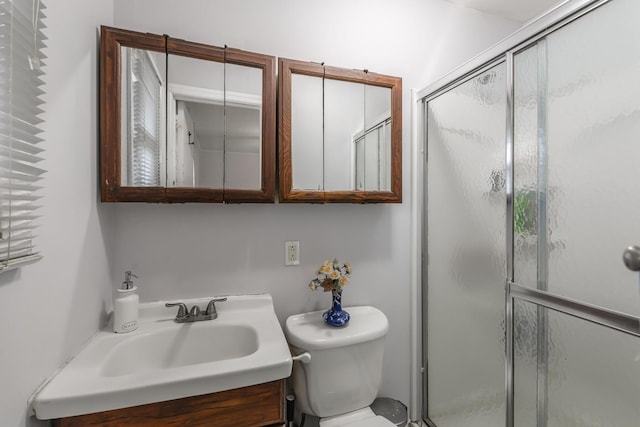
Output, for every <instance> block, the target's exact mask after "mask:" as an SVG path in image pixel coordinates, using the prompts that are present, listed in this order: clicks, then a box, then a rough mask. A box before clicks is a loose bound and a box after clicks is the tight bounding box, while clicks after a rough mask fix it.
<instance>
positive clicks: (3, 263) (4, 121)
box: [0, 0, 46, 270]
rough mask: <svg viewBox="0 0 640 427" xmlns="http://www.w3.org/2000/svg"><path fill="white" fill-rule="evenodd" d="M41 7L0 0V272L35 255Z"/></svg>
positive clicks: (29, 0) (35, 2) (25, 0)
mask: <svg viewBox="0 0 640 427" xmlns="http://www.w3.org/2000/svg"><path fill="white" fill-rule="evenodd" d="M43 9H44V6H43V4H42V1H40V0H0V270H7V269H12V268H16V267H19V266H21V265H25V264H27V263H31V262H34V261H35V260H37V259H39V258H40V255H39V253H38V251H37V249H36V247H35V241H34V239H35V238H36V235H35V233H34V230H35V228H36V227H37V223H36V222H35V220H36V219H37V218H38V217H39V215H37V211H38V209H39V207H40V205H39V204H38V200H39V199H40V198H41V196H40V195H39V190H40V188H41V187H40V186H39V185H35V183H36V182H37V181H39V180H40V179H41V178H42V175H43V174H44V173H45V172H46V171H45V170H44V169H42V168H40V167H37V166H36V164H37V163H39V162H40V161H41V160H42V156H41V153H42V148H40V147H37V144H38V143H40V142H41V141H42V138H41V137H40V136H38V135H39V134H40V133H41V129H40V128H39V125H41V124H42V118H41V117H40V116H41V114H42V113H43V109H42V108H41V105H42V104H43V99H42V95H44V91H43V89H42V86H43V85H44V82H43V79H42V77H43V75H44V71H43V69H42V67H43V65H44V63H43V60H44V59H45V58H46V57H45V55H44V54H43V53H42V49H43V48H44V47H45V46H46V45H45V42H44V41H45V40H46V37H45V36H44V33H43V31H42V30H43V29H44V28H45V27H44V24H43V19H44V17H45V15H44V13H43V12H42V11H43Z"/></svg>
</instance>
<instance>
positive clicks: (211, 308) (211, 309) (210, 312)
mask: <svg viewBox="0 0 640 427" xmlns="http://www.w3.org/2000/svg"><path fill="white" fill-rule="evenodd" d="M226 300H227V298H214V299H212V300H211V301H209V304H207V311H205V312H204V314H205V315H206V316H211V318H212V319H216V318H217V317H218V312H217V311H216V303H217V302H224V301H226Z"/></svg>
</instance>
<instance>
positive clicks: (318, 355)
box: [285, 306, 394, 427]
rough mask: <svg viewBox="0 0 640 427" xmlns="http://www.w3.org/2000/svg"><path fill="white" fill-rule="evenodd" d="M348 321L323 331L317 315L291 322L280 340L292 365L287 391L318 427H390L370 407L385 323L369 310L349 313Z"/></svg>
mask: <svg viewBox="0 0 640 427" xmlns="http://www.w3.org/2000/svg"><path fill="white" fill-rule="evenodd" d="M348 310H349V313H350V314H351V320H350V321H349V323H348V324H347V325H346V326H344V327H341V328H335V327H332V326H328V325H327V324H325V323H324V321H323V320H322V311H314V312H311V313H303V314H297V315H293V316H290V317H289V318H288V319H287V321H286V323H285V335H286V337H287V341H288V342H289V346H290V348H291V352H292V354H293V355H294V356H298V355H301V354H303V353H308V355H309V357H304V358H300V359H299V360H297V361H295V363H294V365H293V372H292V386H293V390H294V392H295V394H296V404H297V405H299V407H300V410H301V411H302V412H303V413H305V414H309V415H313V416H316V417H319V418H320V423H319V425H320V427H391V426H394V424H393V423H392V422H391V421H389V420H387V419H386V418H384V417H382V416H379V415H376V414H375V413H373V411H372V410H371V408H369V405H371V403H372V402H373V401H374V399H375V398H376V395H377V394H378V390H379V388H380V379H381V375H382V359H383V354H384V338H385V336H386V334H387V331H388V330H389V321H388V320H387V317H386V316H385V315H384V313H382V312H381V311H380V310H378V309H377V308H374V307H368V306H362V307H349V309H348Z"/></svg>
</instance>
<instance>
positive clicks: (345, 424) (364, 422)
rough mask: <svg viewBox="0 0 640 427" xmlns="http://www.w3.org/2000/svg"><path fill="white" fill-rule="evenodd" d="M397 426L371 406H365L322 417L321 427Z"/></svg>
mask: <svg viewBox="0 0 640 427" xmlns="http://www.w3.org/2000/svg"><path fill="white" fill-rule="evenodd" d="M392 426H393V427H395V424H393V423H392V422H391V421H389V420H388V419H386V418H385V417H383V416H380V415H376V414H374V413H373V411H372V410H371V408H363V409H359V410H357V411H353V412H349V413H348V414H342V415H337V416H335V417H328V418H321V419H320V427H392Z"/></svg>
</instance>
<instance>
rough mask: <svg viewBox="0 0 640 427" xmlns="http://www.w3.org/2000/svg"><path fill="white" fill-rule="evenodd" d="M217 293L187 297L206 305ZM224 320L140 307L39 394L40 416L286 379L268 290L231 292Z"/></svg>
mask: <svg viewBox="0 0 640 427" xmlns="http://www.w3.org/2000/svg"><path fill="white" fill-rule="evenodd" d="M210 299H211V298H205V299H197V300H183V302H185V303H186V304H187V305H188V306H189V307H191V306H192V305H194V304H195V305H198V306H200V307H201V308H203V309H204V307H206V304H207V302H208V301H209V300H210ZM216 307H217V311H218V318H217V319H215V320H206V321H201V322H193V323H176V322H174V321H173V319H174V317H175V315H176V309H175V308H166V307H165V306H164V302H157V303H148V304H141V305H140V319H139V322H138V324H139V326H138V329H137V330H135V331H133V332H129V333H126V334H115V333H113V332H111V329H110V328H107V329H105V330H104V331H100V332H98V333H97V334H96V335H95V336H94V337H93V338H92V339H91V340H90V341H89V342H88V344H87V345H86V346H85V347H84V349H82V350H81V351H80V352H79V353H78V354H77V355H76V356H74V357H73V358H72V359H71V360H70V361H69V363H67V365H65V366H64V367H63V368H62V369H61V370H60V371H59V372H58V373H57V374H56V375H55V376H54V377H53V378H52V379H51V380H50V381H49V382H48V383H46V384H45V385H44V386H43V387H41V389H40V390H38V392H37V393H36V394H35V396H34V399H33V409H34V412H35V415H36V417H37V418H39V419H52V418H62V417H69V416H74V415H82V414H88V413H94V412H102V411H107V410H112V409H120V408H125V407H129V406H137V405H143V404H147V403H153V402H160V401H165V400H173V399H180V398H183V397H190V396H197V395H202V394H208V393H215V392H218V391H224V390H230V389H234V388H240V387H246V386H250V385H255V384H261V383H265V382H269V381H275V380H278V379H282V378H286V377H288V376H289V375H290V374H291V367H292V361H291V354H290V352H289V347H288V345H287V342H286V340H285V337H284V334H283V332H282V329H281V328H280V324H279V322H278V319H277V318H276V315H275V313H274V311H273V301H272V299H271V296H270V295H266V294H265V295H246V296H245V295H242V296H229V297H227V301H226V302H222V303H218V304H217V305H216Z"/></svg>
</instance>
